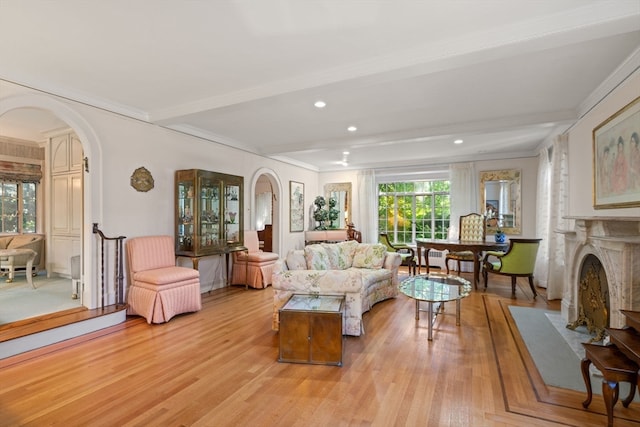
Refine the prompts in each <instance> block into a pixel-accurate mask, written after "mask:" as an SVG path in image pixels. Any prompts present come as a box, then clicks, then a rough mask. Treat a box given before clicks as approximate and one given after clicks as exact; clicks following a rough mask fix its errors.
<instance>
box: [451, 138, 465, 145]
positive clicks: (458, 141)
mask: <svg viewBox="0 0 640 427" xmlns="http://www.w3.org/2000/svg"><path fill="white" fill-rule="evenodd" d="M463 142H464V141H463V140H461V139H456V140H455V141H453V143H454V144H462V143H463Z"/></svg>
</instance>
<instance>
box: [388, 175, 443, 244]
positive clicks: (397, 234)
mask: <svg viewBox="0 0 640 427" xmlns="http://www.w3.org/2000/svg"><path fill="white" fill-rule="evenodd" d="M449 188H450V184H449V181H409V182H394V183H385V184H380V185H379V186H378V195H379V196H378V208H379V209H378V227H379V229H380V232H386V233H388V234H389V236H390V237H391V236H394V241H395V242H396V243H412V242H413V241H414V239H415V238H418V239H420V238H426V239H431V238H446V237H447V231H448V228H449V216H450V210H451V205H450V197H449Z"/></svg>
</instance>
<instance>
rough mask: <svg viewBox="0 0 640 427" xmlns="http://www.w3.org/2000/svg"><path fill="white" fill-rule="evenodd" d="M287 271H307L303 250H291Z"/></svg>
mask: <svg viewBox="0 0 640 427" xmlns="http://www.w3.org/2000/svg"><path fill="white" fill-rule="evenodd" d="M286 262H287V269H289V270H306V269H307V260H306V259H305V258H304V251H303V250H301V249H297V250H290V251H289V253H287V258H286Z"/></svg>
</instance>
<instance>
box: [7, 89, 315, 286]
mask: <svg viewBox="0 0 640 427" xmlns="http://www.w3.org/2000/svg"><path fill="white" fill-rule="evenodd" d="M40 100H44V101H40ZM16 106H18V107H37V108H46V109H50V110H51V111H53V112H54V113H56V114H57V113H58V111H63V112H65V113H66V115H65V116H66V117H69V116H73V117H75V118H77V119H78V120H77V121H78V122H83V123H85V124H86V128H87V129H89V131H88V132H84V135H85V140H83V146H85V153H86V154H87V156H88V157H89V168H90V172H89V173H88V174H85V183H86V184H87V186H88V188H87V189H86V191H85V197H86V198H87V200H89V201H88V203H89V204H91V206H90V210H89V212H90V215H88V216H87V217H86V218H85V228H84V230H85V234H89V236H88V238H86V239H85V242H87V244H88V245H94V246H95V244H96V243H95V241H94V240H93V239H92V236H90V234H91V232H90V230H91V223H92V222H98V223H99V226H100V229H101V230H102V231H104V233H105V234H106V235H107V236H117V235H124V236H126V237H127V238H131V237H135V236H143V235H154V234H169V235H174V173H175V171H176V170H178V169H192V168H198V169H205V170H211V171H217V172H222V173H228V174H233V175H241V176H244V178H245V180H244V182H245V192H244V206H245V209H246V210H245V215H244V220H245V228H247V229H248V228H254V227H251V223H250V218H251V215H250V212H249V209H250V206H252V204H251V198H252V197H253V195H252V194H251V188H250V185H251V182H252V179H253V177H254V174H256V173H257V171H258V170H260V169H264V168H268V169H270V170H273V171H274V172H275V173H276V175H277V178H278V180H279V182H280V185H281V187H282V188H281V189H280V190H281V194H282V195H283V197H281V200H279V202H278V203H280V204H281V211H282V212H283V215H282V216H283V218H282V219H283V221H282V227H281V229H282V230H281V236H282V239H280V240H279V242H280V245H279V248H274V249H277V251H278V252H279V253H280V254H286V252H287V251H288V250H289V249H291V248H299V247H302V246H303V245H304V233H290V232H289V220H288V212H289V181H291V180H293V181H297V182H302V183H304V185H305V201H306V200H308V197H310V196H309V195H310V194H316V193H317V187H318V184H317V182H318V173H317V172H314V171H310V170H307V169H303V168H301V167H297V166H292V165H289V164H286V163H283V162H280V161H276V160H272V159H267V158H264V157H261V156H258V155H255V154H252V153H248V152H244V151H240V150H237V149H234V148H231V147H227V146H225V145H222V144H218V143H214V142H210V141H206V140H203V139H199V138H195V137H191V136H188V135H184V134H181V133H178V132H175V131H172V130H169V129H164V128H161V127H158V126H155V125H151V124H148V123H145V122H141V121H136V120H133V119H129V118H126V117H123V116H120V115H116V114H113V113H110V112H107V111H104V110H100V109H97V108H93V107H89V106H86V105H83V104H78V103H75V102H71V101H68V100H65V99H61V98H56V97H53V96H49V95H46V94H41V93H39V92H37V91H33V90H30V89H25V88H22V87H20V86H16V85H13V84H10V83H7V82H0V114H2V113H3V112H5V111H9V110H8V108H16ZM56 110H58V111H56ZM57 115H58V116H60V114H57ZM81 133H83V132H81ZM86 139H89V140H91V141H86ZM89 145H90V146H91V147H89ZM140 166H144V167H146V168H147V169H148V170H149V171H150V172H151V174H152V175H153V178H154V181H155V186H154V188H153V189H152V190H151V191H149V192H146V193H143V192H138V191H136V190H135V189H134V188H132V187H131V186H130V177H131V174H132V173H133V171H134V170H135V169H137V168H139V167H140ZM96 175H100V177H99V178H100V179H99V180H98V179H97V177H96ZM96 181H100V182H101V185H96V184H95V183H96ZM87 224H88V226H87ZM85 253H87V251H86V249H85ZM219 264H220V260H219V257H215V258H211V259H209V260H208V261H206V260H205V261H201V262H200V266H201V268H200V270H201V274H202V281H203V288H206V286H211V285H213V284H214V282H216V281H217V282H220V281H221V276H220V274H221V272H222V270H221V266H220V265H219ZM85 265H86V268H87V267H88V268H90V269H91V268H93V269H95V260H94V262H93V263H88V264H85ZM88 276H89V277H95V272H94V273H93V274H88ZM215 284H217V285H220V284H221V282H220V283H215Z"/></svg>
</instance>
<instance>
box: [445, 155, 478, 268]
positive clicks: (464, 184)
mask: <svg viewBox="0 0 640 427" xmlns="http://www.w3.org/2000/svg"><path fill="white" fill-rule="evenodd" d="M476 175H477V174H476V168H475V165H474V164H473V163H456V164H452V165H450V166H449V182H450V183H451V193H450V194H451V216H450V221H449V238H450V239H457V238H458V232H459V230H458V228H459V226H460V217H461V216H462V215H466V214H468V213H471V212H479V213H482V211H480V210H479V209H478V206H479V204H478V178H477V176H476ZM461 264H462V265H461V266H460V270H462V271H473V266H472V265H471V263H469V262H463V263H461Z"/></svg>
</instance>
